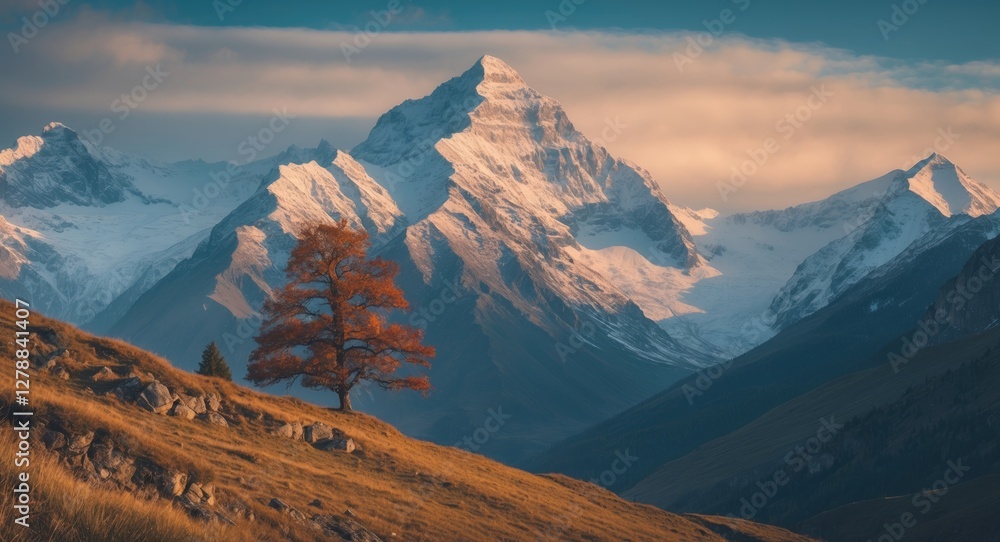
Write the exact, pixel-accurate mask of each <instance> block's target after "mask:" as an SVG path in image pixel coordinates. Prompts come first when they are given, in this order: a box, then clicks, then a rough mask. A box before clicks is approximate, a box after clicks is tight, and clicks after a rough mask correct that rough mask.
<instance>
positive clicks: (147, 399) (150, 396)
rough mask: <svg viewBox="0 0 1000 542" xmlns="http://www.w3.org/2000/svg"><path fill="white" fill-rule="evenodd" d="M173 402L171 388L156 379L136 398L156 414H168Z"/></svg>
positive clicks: (142, 405)
mask: <svg viewBox="0 0 1000 542" xmlns="http://www.w3.org/2000/svg"><path fill="white" fill-rule="evenodd" d="M173 403H174V400H173V396H172V395H171V394H170V388H168V387H166V386H164V385H163V384H160V383H159V382H157V381H155V380H154V381H153V383H152V384H150V385H148V386H146V389H144V390H142V393H140V394H139V398H138V399H136V404H138V405H139V406H140V407H142V408H145V409H146V410H149V411H150V412H155V413H156V414H166V413H167V412H168V411H169V410H170V408H171V407H172V406H173Z"/></svg>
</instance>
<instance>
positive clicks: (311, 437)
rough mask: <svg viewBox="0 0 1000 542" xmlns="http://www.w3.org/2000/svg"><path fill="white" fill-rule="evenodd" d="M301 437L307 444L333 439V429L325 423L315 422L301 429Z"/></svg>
mask: <svg viewBox="0 0 1000 542" xmlns="http://www.w3.org/2000/svg"><path fill="white" fill-rule="evenodd" d="M302 434H303V436H304V438H305V440H306V442H308V443H309V444H315V443H317V442H320V441H324V440H329V439H332V438H333V428H332V427H330V426H329V425H326V424H325V423H320V422H316V423H314V424H312V425H307V426H305V427H304V428H303V433H302Z"/></svg>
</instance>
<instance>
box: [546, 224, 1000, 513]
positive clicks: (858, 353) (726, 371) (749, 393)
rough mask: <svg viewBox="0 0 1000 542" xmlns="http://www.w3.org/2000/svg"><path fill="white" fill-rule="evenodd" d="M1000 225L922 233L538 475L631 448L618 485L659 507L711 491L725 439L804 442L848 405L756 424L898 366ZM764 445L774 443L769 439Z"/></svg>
mask: <svg viewBox="0 0 1000 542" xmlns="http://www.w3.org/2000/svg"><path fill="white" fill-rule="evenodd" d="M998 234H1000V216H998V215H997V214H993V215H987V216H980V217H978V218H971V217H969V216H967V215H959V216H955V217H952V218H950V219H948V223H947V224H946V227H944V228H941V229H940V230H936V231H933V232H930V233H928V234H927V235H925V236H924V237H923V238H921V239H919V240H918V241H917V242H916V243H914V244H913V246H912V247H910V248H909V249H908V250H905V251H904V252H903V253H901V254H900V255H898V256H896V257H895V258H893V259H892V260H890V261H889V262H887V263H886V264H884V265H883V266H881V267H879V268H878V269H876V270H875V271H873V272H872V273H870V274H869V275H868V276H866V277H865V278H863V279H862V280H861V281H859V282H857V283H856V284H854V285H853V286H850V287H849V288H848V289H847V290H845V291H844V292H843V293H842V294H841V295H840V296H839V297H838V298H837V299H836V300H835V301H834V302H833V303H832V304H831V305H829V306H827V307H824V308H822V309H820V310H818V311H816V312H814V313H813V314H811V315H809V316H807V317H805V318H803V319H802V320H800V321H799V322H797V323H795V324H792V325H790V326H788V327H787V328H786V329H784V330H782V331H781V332H779V333H778V334H777V335H776V336H775V337H774V338H772V339H770V340H768V341H766V342H765V343H763V344H761V345H760V346H758V347H756V348H754V349H753V350H751V351H750V352H747V353H746V354H744V355H742V356H739V357H738V358H736V359H735V360H733V361H732V362H727V363H725V364H722V365H720V366H719V367H717V368H714V369H709V370H703V371H700V372H699V374H697V375H694V376H691V377H688V378H686V379H684V380H682V381H680V382H678V383H677V384H675V385H673V386H672V387H670V388H669V389H667V390H666V391H664V392H662V393H660V394H658V395H656V396H655V397H653V398H651V399H649V400H647V401H644V402H642V403H640V404H638V405H636V406H635V407H633V408H631V409H629V410H628V411H626V412H623V413H621V414H619V415H617V416H615V417H613V418H610V419H609V420H607V421H605V422H603V423H601V424H598V425H596V426H594V427H592V428H590V429H588V430H587V431H585V432H582V433H581V434H579V435H576V436H574V437H572V438H570V439H567V440H566V441H564V442H562V443H559V444H558V445H556V446H553V447H552V448H551V449H550V450H548V451H546V452H545V453H543V454H540V455H539V456H537V457H535V458H533V459H532V460H531V461H529V462H528V464H527V465H528V467H529V468H530V469H532V470H535V471H538V472H550V471H557V472H562V473H565V474H568V475H570V476H575V477H579V478H583V479H589V478H591V477H593V476H595V475H596V474H597V473H599V472H601V470H602V467H601V465H602V464H603V463H604V462H605V461H606V459H605V458H607V457H608V456H609V454H610V455H613V454H614V452H615V450H616V449H625V448H627V449H629V450H630V452H631V453H632V454H634V455H637V456H639V457H641V458H643V461H642V462H641V464H639V463H637V466H636V467H635V468H632V469H630V470H629V471H628V472H627V473H625V474H624V475H622V476H619V477H618V478H617V479H616V485H614V486H613V489H615V490H618V491H625V490H629V491H632V493H629V494H630V495H633V496H634V497H635V498H638V499H640V500H643V501H645V502H649V503H653V504H657V505H663V504H665V503H667V502H670V503H673V504H675V505H679V503H681V502H682V499H685V498H691V497H690V496H689V495H687V493H688V492H689V491H693V490H696V489H697V490H699V491H703V490H704V489H705V488H707V487H711V486H712V485H714V483H715V482H716V481H717V479H716V478H713V477H716V476H718V475H719V474H720V473H725V472H727V468H728V467H727V468H720V467H719V462H720V461H723V460H721V459H719V458H718V457H716V456H715V455H703V454H707V452H706V450H715V451H716V452H718V453H719V454H721V455H724V452H725V451H726V448H725V446H722V445H721V444H720V443H724V442H725V441H724V440H722V439H723V438H724V437H727V436H728V435H730V434H737V433H738V432H739V431H744V433H743V434H744V435H745V436H747V438H748V439H751V440H750V442H756V444H752V445H753V446H758V447H760V450H772V448H774V449H780V448H782V446H784V443H786V442H791V443H792V445H794V440H795V439H797V438H800V437H802V438H804V437H807V436H808V431H810V430H811V431H815V430H816V423H818V419H819V417H821V416H824V415H828V414H830V413H837V414H840V413H841V412H842V411H840V410H838V411H834V412H827V411H823V412H820V411H819V410H817V409H805V408H800V409H798V410H793V411H792V412H793V413H797V414H798V415H799V416H800V417H801V419H802V420H807V421H808V423H806V422H803V423H801V424H799V425H794V426H793V425H789V426H788V428H787V434H783V436H782V439H785V440H781V439H777V440H775V439H769V438H765V439H763V440H761V439H760V438H759V434H757V433H753V430H752V424H754V423H756V422H755V420H757V419H758V418H760V417H761V416H763V415H764V414H765V413H768V412H769V411H772V410H774V409H777V408H778V407H779V406H780V405H782V404H784V403H786V402H788V401H791V400H793V399H794V398H796V397H798V396H800V395H802V394H804V393H806V392H808V391H809V390H812V389H814V388H817V387H818V386H823V385H829V384H830V383H832V382H836V381H837V379H839V378H842V377H844V376H845V375H848V374H850V373H852V372H855V371H862V370H866V369H870V368H872V367H873V366H884V367H883V370H885V369H886V368H889V357H888V356H889V354H890V353H894V352H895V353H897V354H898V353H900V352H901V351H902V350H901V349H902V347H903V343H902V342H899V341H898V338H900V337H902V336H903V335H904V333H907V332H909V331H910V330H913V329H914V328H915V327H916V326H917V324H918V322H919V321H920V320H921V318H922V317H923V316H924V315H925V313H926V312H927V309H928V306H929V305H930V304H931V303H933V302H934V300H935V299H936V298H937V297H938V296H939V289H940V288H941V286H940V285H942V284H945V283H946V282H947V281H949V280H950V279H951V278H953V277H955V276H956V275H957V274H959V273H960V272H961V270H962V268H963V265H964V264H965V262H966V261H968V260H969V259H970V257H971V256H972V255H973V253H974V252H975V251H976V250H977V249H979V248H980V247H981V246H982V245H983V244H984V243H986V242H987V241H990V240H992V239H994V238H996V237H997V235H998ZM983 299H984V301H985V300H986V299H988V298H986V297H984V298H983ZM890 372H891V370H890ZM838 393H839V395H837V396H836V397H837V400H838V401H840V403H842V405H843V406H844V408H848V407H849V408H863V407H864V406H865V405H866V404H867V403H865V402H864V401H861V402H859V403H855V402H853V401H852V400H851V395H850V389H849V388H848V389H847V390H843V389H840V390H839V392H838ZM820 410H821V409H820ZM855 413H856V412H855ZM851 415H853V414H851ZM753 438H756V439H757V440H752V439H753ZM788 439H791V440H788ZM771 440H774V442H773V443H770V441H771ZM762 442H767V443H768V444H767V445H766V446H763V445H762V444H761V443H762ZM716 444H719V446H718V447H716ZM747 446H751V445H750V444H748V445H747ZM739 449H740V448H733V450H739ZM734 453H735V452H734ZM741 453H744V455H747V458H748V460H752V458H753V457H754V456H752V455H749V452H748V451H747V450H743V452H741ZM685 457H689V458H691V459H694V460H696V459H698V458H702V457H704V458H707V460H706V461H705V462H699V463H697V467H695V466H694V465H693V464H692V463H691V462H682V461H681V458H685ZM712 458H714V459H712ZM713 461H715V463H713ZM725 461H731V462H732V463H733V465H739V464H741V463H740V461H736V460H725ZM741 461H742V460H741ZM629 488H633V489H629ZM734 513H735V512H734Z"/></svg>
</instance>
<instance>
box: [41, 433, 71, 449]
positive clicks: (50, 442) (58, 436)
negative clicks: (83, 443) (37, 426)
mask: <svg viewBox="0 0 1000 542" xmlns="http://www.w3.org/2000/svg"><path fill="white" fill-rule="evenodd" d="M42 444H44V445H45V447H46V448H48V449H50V450H58V449H60V448H62V447H63V446H66V435H64V434H62V433H60V432H59V431H46V432H45V433H43V434H42Z"/></svg>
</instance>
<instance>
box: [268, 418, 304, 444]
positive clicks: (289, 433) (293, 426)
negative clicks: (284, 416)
mask: <svg viewBox="0 0 1000 542" xmlns="http://www.w3.org/2000/svg"><path fill="white" fill-rule="evenodd" d="M272 434H274V435H277V436H279V437H283V438H288V439H292V440H302V424H301V423H299V422H292V423H286V424H284V425H282V426H281V427H279V428H277V429H275V430H274V431H272Z"/></svg>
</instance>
